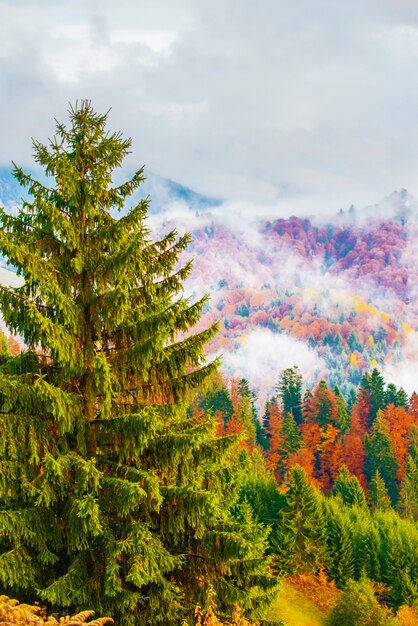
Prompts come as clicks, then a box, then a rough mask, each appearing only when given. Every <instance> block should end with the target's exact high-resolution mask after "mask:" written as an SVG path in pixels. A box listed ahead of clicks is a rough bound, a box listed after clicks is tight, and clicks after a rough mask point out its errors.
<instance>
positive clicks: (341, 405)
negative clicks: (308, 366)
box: [200, 367, 418, 607]
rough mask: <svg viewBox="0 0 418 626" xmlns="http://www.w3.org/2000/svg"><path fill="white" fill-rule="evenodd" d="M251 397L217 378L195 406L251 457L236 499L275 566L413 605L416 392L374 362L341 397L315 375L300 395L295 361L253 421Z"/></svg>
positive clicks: (239, 385) (417, 536) (417, 547)
mask: <svg viewBox="0 0 418 626" xmlns="http://www.w3.org/2000/svg"><path fill="white" fill-rule="evenodd" d="M255 400H256V398H255V396H254V394H253V393H252V392H251V390H250V389H249V386H248V383H247V382H246V381H245V380H241V381H235V380H232V381H228V382H226V381H225V380H222V378H221V377H220V376H217V378H216V379H214V381H213V386H212V388H211V389H210V390H209V391H208V393H206V394H205V395H204V396H202V397H201V398H200V406H205V407H210V408H211V410H212V411H214V413H215V415H216V416H217V419H218V429H219V432H220V433H222V434H225V433H226V434H233V433H234V434H235V435H237V436H238V437H239V438H240V441H241V444H240V445H241V449H242V452H241V455H242V456H243V457H245V456H246V455H248V453H249V454H250V455H252V456H251V459H252V467H251V468H250V469H249V473H248V475H247V479H246V480H245V481H244V483H243V487H242V497H243V498H244V500H247V501H248V502H250V503H251V505H252V508H253V510H254V511H255V513H256V514H257V516H258V519H259V520H260V521H262V522H264V523H265V524H269V525H270V526H271V528H272V532H271V534H270V539H269V543H270V550H271V552H272V553H273V554H274V555H275V563H276V568H277V571H278V573H279V574H280V575H289V574H293V573H295V572H298V571H301V570H305V569H308V570H311V571H319V570H321V569H323V570H325V571H326V573H327V575H328V577H329V578H330V579H331V580H334V581H335V582H336V584H337V585H338V586H339V587H341V588H342V587H344V586H345V585H346V583H347V581H349V580H350V579H354V580H358V581H360V580H362V579H363V578H364V577H366V578H368V579H370V580H371V581H375V583H382V585H383V586H382V590H381V594H382V599H384V600H385V601H386V602H387V603H389V604H390V605H391V606H392V607H399V606H401V605H404V604H406V605H412V604H413V603H414V602H416V601H417V600H418V585H417V582H416V581H417V580H418V529H417V525H416V520H417V516H418V471H417V461H418V447H417V444H418V439H417V434H418V429H417V426H418V411H417V407H418V397H417V395H416V394H415V393H414V394H412V397H411V398H409V399H408V397H407V395H406V394H405V392H404V391H403V390H402V389H397V388H396V387H395V386H394V385H393V384H389V385H386V384H385V382H384V380H383V378H382V376H381V375H380V373H379V372H378V371H377V370H373V371H372V372H371V373H367V374H365V375H364V376H363V379H362V381H361V385H360V387H359V389H358V392H357V394H352V396H351V397H350V398H348V401H346V400H345V399H344V398H343V396H342V395H341V393H340V392H339V390H338V389H330V388H329V387H328V386H327V384H326V382H325V381H321V382H320V383H319V385H318V386H317V387H316V388H314V389H312V390H309V389H306V390H305V391H303V380H302V377H301V375H300V372H299V370H298V369H297V368H296V367H294V368H290V369H288V370H285V371H284V372H283V373H282V374H281V375H280V378H279V382H278V385H277V395H276V396H275V397H272V398H271V399H269V400H268V401H267V403H266V407H265V412H264V415H263V420H262V423H260V421H259V420H258V419H257V411H256V408H255ZM236 454H238V452H236ZM260 468H263V469H260ZM270 472H271V473H270Z"/></svg>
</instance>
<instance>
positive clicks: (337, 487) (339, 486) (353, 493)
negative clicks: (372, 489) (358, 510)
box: [332, 465, 367, 507]
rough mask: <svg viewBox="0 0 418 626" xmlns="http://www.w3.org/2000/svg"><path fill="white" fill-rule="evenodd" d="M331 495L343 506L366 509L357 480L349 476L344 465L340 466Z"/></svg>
mask: <svg viewBox="0 0 418 626" xmlns="http://www.w3.org/2000/svg"><path fill="white" fill-rule="evenodd" d="M332 493H333V495H334V496H336V497H337V498H340V499H341V500H342V501H343V502H344V504H348V505H350V506H352V505H356V506H360V507H361V506H362V507H367V502H366V496H365V495H364V491H363V488H362V486H361V485H360V483H359V481H358V478H357V477H356V476H354V475H353V474H350V472H349V470H348V468H347V466H346V465H342V466H341V467H340V470H339V472H338V474H337V477H336V479H335V482H334V487H333V489H332Z"/></svg>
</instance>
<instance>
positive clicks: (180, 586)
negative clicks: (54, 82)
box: [0, 101, 274, 626]
mask: <svg viewBox="0 0 418 626" xmlns="http://www.w3.org/2000/svg"><path fill="white" fill-rule="evenodd" d="M106 122H107V115H99V114H97V113H95V112H94V111H93V109H92V108H91V105H90V103H89V102H86V101H83V102H82V104H81V106H80V107H79V108H77V107H76V108H75V109H71V111H70V125H69V127H68V128H67V127H65V126H64V125H63V124H57V132H56V135H55V137H54V138H53V139H52V140H51V141H50V143H49V146H44V145H42V144H40V143H38V142H34V150H35V159H36V161H37V162H38V164H39V165H41V166H42V167H43V168H44V169H45V172H46V174H47V182H46V183H45V184H44V183H41V182H38V181H37V180H35V179H34V178H32V176H30V175H27V174H25V173H24V172H23V171H22V170H21V169H20V168H17V167H16V169H15V175H16V177H17V179H18V181H19V182H20V183H21V184H22V185H24V186H26V187H27V188H28V190H29V192H30V194H31V196H32V199H31V200H30V201H28V202H25V203H24V204H23V206H22V208H21V210H20V211H19V213H18V214H17V215H7V214H6V213H5V211H4V210H1V219H2V224H3V229H2V231H1V232H0V250H1V253H2V254H4V255H5V256H6V257H7V258H8V260H9V262H10V263H11V264H12V265H14V266H15V267H16V268H17V271H18V274H20V275H22V276H23V278H24V279H25V283H24V285H23V286H22V287H19V288H14V289H12V288H4V287H2V288H1V289H0V305H1V309H2V314H3V318H4V320H5V322H6V324H7V326H8V327H9V329H10V330H11V331H12V332H13V333H16V334H19V335H21V336H22V338H23V340H24V342H25V344H26V346H27V348H28V349H27V350H26V351H25V352H23V353H22V354H21V355H20V356H19V357H17V358H15V359H8V360H6V362H5V363H4V364H3V365H2V366H1V368H0V402H1V412H0V428H1V432H2V437H1V441H0V458H1V463H2V478H3V480H2V482H1V484H0V585H1V587H2V588H3V589H4V588H6V589H7V588H12V589H13V590H14V591H16V592H17V591H18V590H19V589H21V590H26V594H27V596H28V597H30V596H32V597H33V595H34V590H35V589H37V590H38V593H39V597H40V598H41V599H42V601H46V602H49V603H51V604H52V605H53V606H54V607H55V608H57V609H59V608H62V607H71V608H72V609H75V610H77V608H86V607H88V608H93V609H95V610H96V611H97V612H98V613H99V614H105V615H106V614H111V615H112V616H114V617H116V618H117V621H118V623H119V624H121V625H127V626H130V625H133V624H138V625H141V624H150V625H151V624H157V623H159V624H161V623H163V624H167V625H168V624H172V623H178V621H179V619H180V617H181V616H182V615H184V614H185V611H187V610H188V609H190V610H191V609H192V606H193V605H194V604H195V602H201V603H204V601H205V594H206V590H205V588H207V586H208V585H213V586H214V587H215V588H216V590H217V591H218V593H219V597H222V602H223V609H224V610H225V611H227V610H228V607H229V608H230V609H231V607H232V604H233V603H234V602H235V601H243V602H244V604H245V605H246V606H247V607H248V608H249V610H251V605H253V606H255V605H257V604H258V603H259V601H260V600H262V596H263V591H262V589H263V588H264V589H266V590H267V589H268V588H272V587H273V586H274V581H272V580H271V578H269V576H268V572H267V570H266V568H265V565H264V564H263V559H262V556H263V555H262V551H263V546H265V542H266V532H265V530H263V529H262V528H261V527H259V525H257V524H256V523H254V521H253V520H252V517H251V513H250V512H249V511H248V510H246V509H245V508H244V509H240V507H239V506H237V507H235V509H236V510H235V512H234V513H235V514H234V515H233V514H232V513H231V512H230V508H231V506H232V504H233V503H234V500H236V497H237V496H236V495H234V493H235V494H236V491H237V490H236V488H235V487H234V481H233V480H231V479H230V476H231V473H232V472H228V474H225V466H226V460H225V459H226V456H225V455H226V447H227V445H230V443H229V442H225V441H222V440H217V439H216V437H215V424H214V422H213V420H212V418H211V417H210V416H208V415H200V416H198V417H193V416H190V415H188V413H187V411H186V408H187V407H186V401H185V398H186V396H187V395H188V394H189V393H191V392H192V391H193V390H194V389H195V388H196V386H197V385H199V384H200V383H202V382H203V381H204V380H205V379H206V378H207V376H208V375H209V374H210V373H211V372H213V371H214V370H215V369H216V366H217V363H216V362H213V363H211V364H209V365H206V364H205V363H204V354H203V348H204V345H205V344H206V342H207V341H208V340H209V339H210V338H211V337H212V336H213V335H214V332H215V331H216V328H215V327H211V328H208V329H207V330H203V331H201V332H200V333H195V334H193V333H191V332H190V329H192V327H193V325H194V324H195V323H196V322H197V321H198V320H199V317H200V314H201V311H202V307H203V306H204V304H205V302H206V299H205V298H204V299H202V300H200V301H198V302H196V303H194V304H191V303H190V302H189V301H188V300H187V299H185V298H184V297H182V296H181V290H182V285H183V281H184V279H185V278H186V277H187V276H188V274H189V273H190V270H191V263H189V262H188V263H186V264H185V265H183V266H181V265H179V264H178V259H179V255H180V253H181V252H182V251H183V250H184V249H185V248H186V246H187V245H188V243H189V241H190V237H189V236H188V235H185V236H183V237H178V236H177V235H176V233H175V231H172V232H170V233H168V234H167V235H165V236H164V237H163V238H162V239H160V240H159V241H155V242H153V241H152V240H151V238H150V234H149V231H148V229H147V227H146V224H145V218H146V214H147V207H148V200H141V201H140V202H139V203H138V204H137V205H136V206H134V207H133V208H132V209H131V210H130V211H129V212H128V213H127V214H126V215H123V216H122V217H115V216H114V215H115V213H114V211H117V210H121V209H123V208H124V206H125V203H126V201H127V199H128V198H129V197H130V195H131V194H132V193H133V191H134V190H135V189H136V188H137V187H138V186H139V184H140V183H141V181H142V180H143V173H142V169H141V170H139V171H138V172H137V173H136V174H135V175H134V177H133V178H132V179H131V180H130V181H128V182H126V183H123V184H121V185H119V186H117V187H114V186H113V187H112V176H113V172H114V170H115V168H118V167H119V166H120V165H121V164H122V161H123V159H124V157H125V156H126V154H127V153H128V151H129V148H130V140H125V139H123V138H122V136H121V134H120V133H114V134H109V133H108V132H107V131H106ZM49 181H51V183H49ZM228 475H229V480H227V478H228ZM234 489H235V491H234ZM254 588H256V593H255V592H253V591H251V590H252V589H254Z"/></svg>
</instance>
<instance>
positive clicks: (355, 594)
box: [326, 579, 396, 626]
mask: <svg viewBox="0 0 418 626" xmlns="http://www.w3.org/2000/svg"><path fill="white" fill-rule="evenodd" d="M326 624H327V626H395V624H396V622H395V621H394V620H393V617H392V616H391V615H390V613H389V612H388V611H387V609H385V608H384V607H381V606H380V605H379V603H378V601H377V599H376V597H375V595H374V593H373V590H372V588H371V587H370V584H369V582H368V581H367V580H366V579H363V580H360V581H359V582H355V581H354V580H350V581H349V582H348V583H347V585H346V587H345V589H344V591H343V593H342V594H341V595H340V597H339V599H338V602H337V605H336V606H335V607H334V608H333V609H332V611H331V613H330V615H329V617H328V619H327V622H326Z"/></svg>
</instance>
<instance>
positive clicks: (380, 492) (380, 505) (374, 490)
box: [369, 469, 391, 511]
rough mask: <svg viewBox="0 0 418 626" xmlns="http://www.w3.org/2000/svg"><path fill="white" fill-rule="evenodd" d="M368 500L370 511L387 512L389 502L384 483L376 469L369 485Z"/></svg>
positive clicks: (389, 505)
mask: <svg viewBox="0 0 418 626" xmlns="http://www.w3.org/2000/svg"><path fill="white" fill-rule="evenodd" d="M369 499H370V506H371V508H372V511H387V509H390V507H391V501H390V497H389V494H388V490H387V488H386V484H385V481H384V480H383V478H382V475H381V474H380V472H379V470H378V469H377V470H376V471H375V473H374V475H373V477H372V479H371V481H370V484H369Z"/></svg>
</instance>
